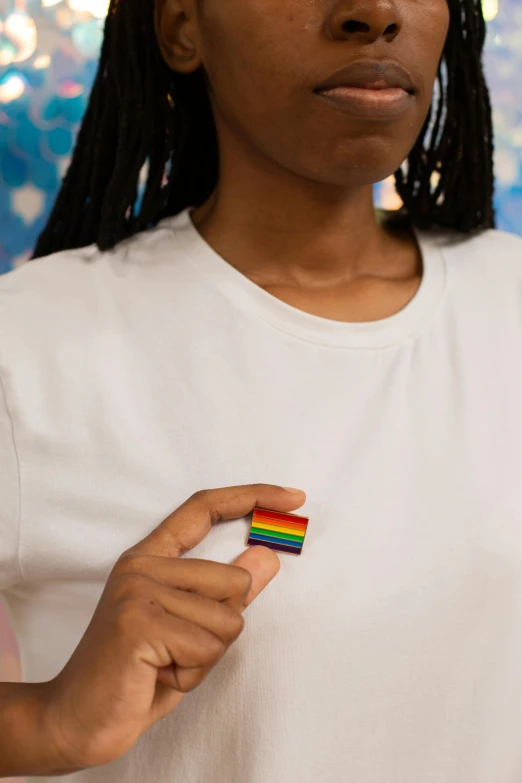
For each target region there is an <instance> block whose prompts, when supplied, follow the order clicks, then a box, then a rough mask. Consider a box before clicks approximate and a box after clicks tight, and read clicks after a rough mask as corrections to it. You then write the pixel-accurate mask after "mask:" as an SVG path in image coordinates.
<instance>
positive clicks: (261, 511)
mask: <svg viewBox="0 0 522 783" xmlns="http://www.w3.org/2000/svg"><path fill="white" fill-rule="evenodd" d="M254 514H255V515H256V517H265V518H266V519H278V520H280V521H281V522H299V523H301V524H303V525H307V524H308V517H301V516H299V514H284V513H282V512H281V511H270V510H269V509H267V508H255V509H254Z"/></svg>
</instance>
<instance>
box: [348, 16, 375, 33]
mask: <svg viewBox="0 0 522 783" xmlns="http://www.w3.org/2000/svg"><path fill="white" fill-rule="evenodd" d="M343 29H344V30H346V32H347V33H367V32H369V30H370V25H368V24H366V23H365V22H356V21H355V19H350V21H349V22H345V23H344V24H343Z"/></svg>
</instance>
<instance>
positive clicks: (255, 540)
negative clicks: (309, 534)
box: [247, 508, 309, 555]
mask: <svg viewBox="0 0 522 783" xmlns="http://www.w3.org/2000/svg"><path fill="white" fill-rule="evenodd" d="M308 519H309V518H308V517H301V516H299V515H298V514H285V513H282V512H281V511H270V510H269V509H267V508H255V509H254V513H253V515H252V526H251V528H250V533H249V536H248V541H247V544H257V545H258V546H259V545H262V546H267V547H268V548H269V549H277V550H278V551H279V552H290V553H291V554H293V555H300V554H301V552H302V549H303V543H304V540H305V536H306V529H307V527H308Z"/></svg>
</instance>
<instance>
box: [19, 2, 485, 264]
mask: <svg viewBox="0 0 522 783" xmlns="http://www.w3.org/2000/svg"><path fill="white" fill-rule="evenodd" d="M448 2H449V5H450V15H451V23H450V30H449V33H448V37H447V40H446V44H445V48H444V52H443V56H442V58H441V62H440V64H439V69H438V75H437V83H436V87H437V88H438V89H437V90H436V91H435V92H436V93H438V97H437V99H436V95H434V99H433V102H432V105H431V107H430V111H429V114H428V117H427V118H426V122H425V124H424V126H423V129H422V131H421V133H420V135H419V137H418V139H417V141H416V143H415V146H414V147H413V149H412V151H411V153H410V155H409V157H408V159H407V161H405V167H406V171H404V166H402V167H401V168H400V169H399V170H398V171H397V172H395V182H396V188H397V192H398V194H399V196H400V197H401V199H402V201H403V204H404V207H403V211H404V212H406V213H407V214H408V216H409V217H410V219H411V221H412V223H413V224H414V225H416V226H417V227H419V228H421V229H429V228H432V227H433V226H441V227H446V228H452V229H454V230H456V231H460V232H465V233H470V232H472V231H474V230H478V229H486V228H494V227H495V213H494V208H493V188H494V179H493V128H492V118H491V104H490V98H489V92H488V88H487V85H486V82H485V78H484V73H483V68H482V50H483V47H484V41H485V37H486V24H485V21H484V16H483V12H482V4H481V0H448ZM153 8H154V4H153V3H152V2H151V1H150V0H111V3H110V7H109V11H108V14H107V18H106V20H105V30H104V40H103V45H102V50H101V56H100V61H99V66H98V71H97V75H96V78H95V81H94V85H93V88H92V92H91V95H90V100H89V105H88V107H87V110H86V113H85V116H84V119H83V122H82V124H81V127H80V130H79V134H78V138H77V142H76V147H75V150H74V153H73V155H72V159H71V163H70V165H69V168H68V170H67V173H66V176H65V177H64V179H63V181H62V186H61V189H60V191H59V193H58V196H57V198H56V201H55V203H54V206H53V210H52V212H51V215H50V217H49V220H48V222H47V225H46V227H45V228H44V230H43V231H42V233H41V234H40V236H39V238H38V241H37V244H36V247H35V250H34V252H33V255H32V259H36V258H39V257H41V256H46V255H49V254H51V253H54V252H57V251H59V250H65V249H68V248H77V247H84V246H86V245H90V244H92V243H94V242H95V243H96V244H97V246H98V248H99V249H100V250H102V251H105V250H109V249H111V248H113V247H114V246H115V245H116V244H117V243H118V242H119V241H121V240H122V239H125V238H126V237H129V236H131V235H133V234H135V233H136V232H139V231H142V230H145V229H147V228H151V227H153V226H154V225H156V223H158V222H159V221H160V220H161V219H162V218H164V217H169V216H172V215H177V214H178V213H179V212H181V211H182V210H183V209H185V208H187V207H189V206H190V207H197V206H200V205H201V204H203V203H204V202H205V201H206V200H207V199H208V198H209V197H210V195H211V193H212V192H213V190H214V188H215V186H216V184H217V180H218V142H217V133H216V127H215V122H214V118H213V114H212V109H211V105H210V101H209V98H208V83H207V81H206V75H205V74H204V71H203V69H202V68H201V69H199V70H198V71H196V72H195V73H193V74H189V75H185V74H177V73H175V72H174V71H172V70H171V69H170V68H169V67H168V66H167V65H166V63H165V62H164V60H163V58H162V56H161V53H160V49H159V46H158V42H157V40H156V36H155V31H154V11H153ZM143 171H146V183H145V185H144V193H143V198H142V203H141V209H140V211H139V214H135V212H136V209H135V205H136V201H137V198H138V187H139V181H140V176H141V175H142V172H143ZM32 259H31V260H32Z"/></svg>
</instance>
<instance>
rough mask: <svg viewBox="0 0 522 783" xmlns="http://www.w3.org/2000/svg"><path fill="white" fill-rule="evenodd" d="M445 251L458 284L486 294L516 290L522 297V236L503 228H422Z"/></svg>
mask: <svg viewBox="0 0 522 783" xmlns="http://www.w3.org/2000/svg"><path fill="white" fill-rule="evenodd" d="M420 234H421V236H423V237H424V239H425V241H427V242H429V243H430V244H431V245H432V246H434V247H436V248H438V249H439V251H440V252H441V253H442V255H443V257H444V261H445V265H446V269H447V272H448V274H449V275H450V276H451V278H452V280H453V282H454V284H456V285H457V286H458V285H459V284H460V285H461V286H463V287H464V288H466V289H467V290H471V291H473V292H475V293H477V294H478V292H479V290H482V291H483V292H484V294H485V296H488V297H489V298H491V297H492V296H495V295H499V296H502V295H505V296H507V297H508V298H509V299H511V298H512V297H513V295H514V294H515V295H516V297H517V298H518V299H520V300H521V301H522V237H520V236H518V235H517V234H512V233H509V232H507V231H501V230H499V229H486V230H483V231H480V232H476V233H473V234H469V235H466V234H462V233H458V232H449V231H444V230H433V231H430V232H420Z"/></svg>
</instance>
